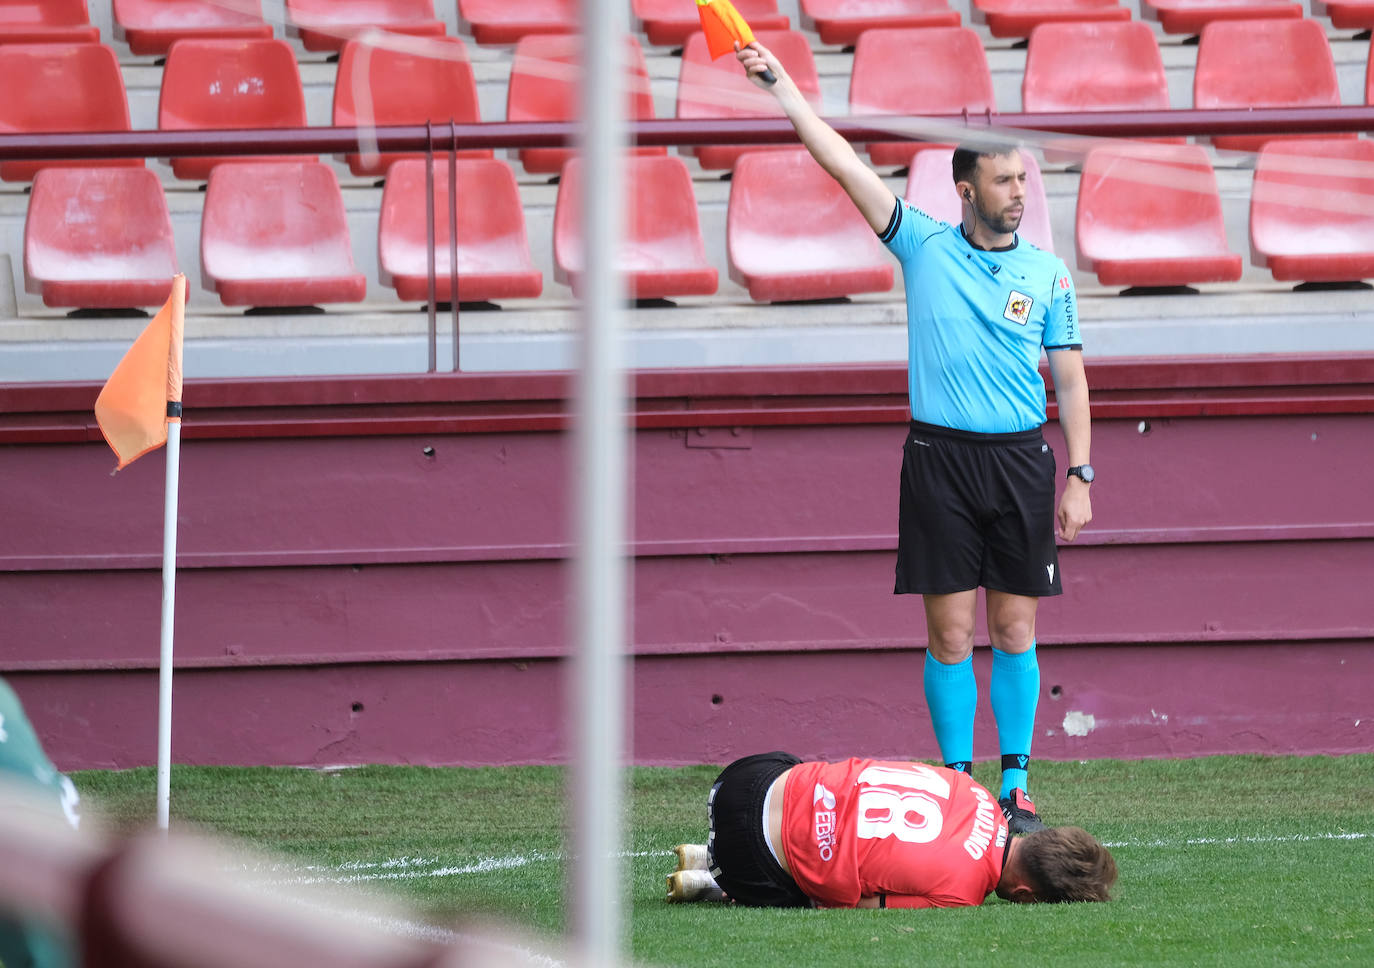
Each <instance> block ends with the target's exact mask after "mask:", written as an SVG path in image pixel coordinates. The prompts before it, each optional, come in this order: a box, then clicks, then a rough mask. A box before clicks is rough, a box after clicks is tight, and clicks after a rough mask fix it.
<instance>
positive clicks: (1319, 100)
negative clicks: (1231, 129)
mask: <svg viewBox="0 0 1374 968" xmlns="http://www.w3.org/2000/svg"><path fill="white" fill-rule="evenodd" d="M1340 103H1341V91H1340V87H1339V85H1338V84H1337V81H1336V65H1335V61H1334V60H1333V59H1332V56H1331V45H1330V44H1328V43H1327V41H1326V31H1325V30H1323V29H1322V25H1321V24H1319V23H1317V21H1315V20H1218V21H1214V22H1213V23H1210V24H1208V25H1207V26H1205V27H1203V28H1202V39H1201V40H1200V41H1199V42H1198V48H1197V68H1196V70H1195V71H1194V73H1193V107H1195V108H1199V109H1205V108H1315V107H1333V106H1337V105H1339V104H1340ZM1275 137H1276V136H1275V135H1264V134H1248V135H1219V136H1216V137H1214V138H1212V144H1214V145H1216V146H1217V147H1218V148H1222V149H1230V150H1234V151H1258V150H1259V148H1260V145H1262V144H1264V143H1265V142H1266V141H1272V140H1274V138H1275ZM1277 137H1302V136H1301V135H1287V136H1277ZM1319 137H1320V136H1319ZM1326 137H1330V135H1327V136H1326ZM1350 137H1354V135H1353V134H1352V135H1351V136H1350Z"/></svg>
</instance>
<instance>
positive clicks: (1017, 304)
mask: <svg viewBox="0 0 1374 968" xmlns="http://www.w3.org/2000/svg"><path fill="white" fill-rule="evenodd" d="M1033 305H1035V300H1034V299H1032V298H1031V297H1030V296H1027V295H1026V294H1025V293H1024V292H1017V291H1016V290H1015V289H1013V290H1012V291H1011V295H1010V296H1008V297H1007V308H1006V309H1004V310H1002V316H1003V317H1004V318H1005V319H1009V320H1011V321H1012V322H1013V323H1020V324H1021V325H1022V326H1024V325H1026V320H1028V319H1030V314H1031V306H1033Z"/></svg>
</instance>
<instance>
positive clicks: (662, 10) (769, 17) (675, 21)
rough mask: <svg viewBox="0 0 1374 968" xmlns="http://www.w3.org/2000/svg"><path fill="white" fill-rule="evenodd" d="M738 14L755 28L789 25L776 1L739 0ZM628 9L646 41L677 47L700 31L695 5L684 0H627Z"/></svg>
mask: <svg viewBox="0 0 1374 968" xmlns="http://www.w3.org/2000/svg"><path fill="white" fill-rule="evenodd" d="M735 9H736V10H738V11H739V12H740V14H741V16H743V17H744V19H745V20H747V21H748V22H749V26H750V27H752V28H753V29H755V30H786V29H787V28H789V27H791V26H792V23H791V21H789V20H788V19H787V15H786V14H782V13H779V12H778V3H777V0H739V2H738V3H736V4H735ZM630 11H631V13H633V14H634V16H635V18H636V19H637V20H639V22H640V24H641V25H642V26H643V28H644V34H645V36H646V37H648V38H649V43H651V44H656V45H658V46H671V47H680V46H682V45H683V44H685V43H687V38H688V37H690V36H692V34H694V33H696V32H697V31H699V30H701V18H700V17H699V16H697V5H696V4H695V3H685V2H683V0H630Z"/></svg>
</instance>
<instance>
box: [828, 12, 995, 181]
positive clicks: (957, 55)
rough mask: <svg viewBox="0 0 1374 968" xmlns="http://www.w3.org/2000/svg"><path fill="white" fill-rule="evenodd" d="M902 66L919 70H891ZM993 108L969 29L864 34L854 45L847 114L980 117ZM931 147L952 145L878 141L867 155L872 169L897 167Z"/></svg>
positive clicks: (983, 62) (978, 43)
mask: <svg viewBox="0 0 1374 968" xmlns="http://www.w3.org/2000/svg"><path fill="white" fill-rule="evenodd" d="M904 63H909V64H920V65H922V67H921V70H919V71H906V70H893V67H892V65H894V64H904ZM996 108H997V105H996V104H995V103H994V98H993V92H992V74H991V73H990V72H989V71H988V61H987V57H986V56H985V55H984V54H983V42H982V40H981V39H979V37H978V35H977V34H976V33H974V32H973V31H972V30H970V29H969V28H968V27H925V28H904V29H894V30H886V29H879V30H869V31H866V32H865V33H864V34H863V36H861V37H860V38H859V42H858V44H856V45H855V47H854V69H853V72H852V74H851V76H850V80H849V112H850V114H854V115H874V114H896V115H909V114H915V115H936V114H959V113H960V112H962V111H968V112H969V113H970V114H982V113H984V112H985V111H994V110H996ZM931 147H949V148H953V145H942V144H935V143H933V142H924V141H883V142H877V143H875V144H871V145H869V146H868V156H869V158H871V159H872V160H873V164H875V165H879V166H889V167H900V166H903V165H907V164H909V163H910V162H911V157H912V155H914V154H916V153H918V152H920V151H922V150H924V149H926V148H931Z"/></svg>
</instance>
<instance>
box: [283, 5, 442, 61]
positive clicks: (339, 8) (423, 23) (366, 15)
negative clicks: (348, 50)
mask: <svg viewBox="0 0 1374 968" xmlns="http://www.w3.org/2000/svg"><path fill="white" fill-rule="evenodd" d="M286 18H287V22H288V24H289V25H290V30H291V32H292V33H293V34H298V35H299V36H300V38H301V43H302V44H303V45H304V46H305V49H306V50H341V49H342V48H343V45H344V41H347V40H351V39H352V38H354V37H356V36H358V35H359V34H361V33H362V32H363V31H366V30H385V31H387V32H388V33H393V34H409V35H411V36H414V37H442V36H443V34H444V22H443V21H442V20H437V19H435V16H434V3H433V0H286Z"/></svg>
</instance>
